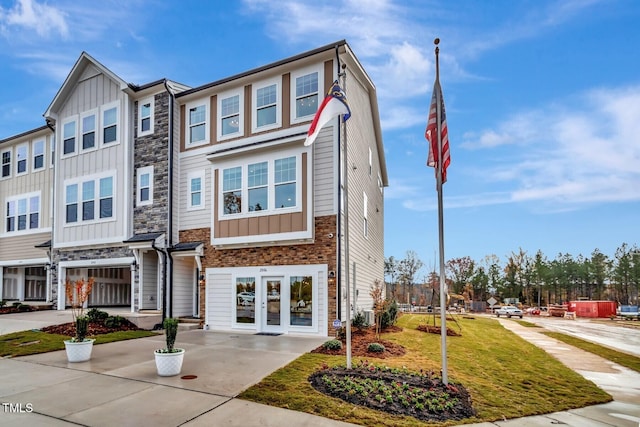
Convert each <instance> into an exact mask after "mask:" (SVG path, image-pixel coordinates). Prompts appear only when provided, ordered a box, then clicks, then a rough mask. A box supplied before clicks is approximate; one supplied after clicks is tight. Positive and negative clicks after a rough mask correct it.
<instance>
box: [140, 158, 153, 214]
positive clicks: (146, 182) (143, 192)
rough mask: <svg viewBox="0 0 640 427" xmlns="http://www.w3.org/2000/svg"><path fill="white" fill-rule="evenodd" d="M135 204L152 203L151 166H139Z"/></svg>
mask: <svg viewBox="0 0 640 427" xmlns="http://www.w3.org/2000/svg"><path fill="white" fill-rule="evenodd" d="M137 184H138V185H137V189H138V191H137V192H136V205H137V206H145V205H150V204H152V203H153V166H146V167H143V168H139V169H138V172H137Z"/></svg>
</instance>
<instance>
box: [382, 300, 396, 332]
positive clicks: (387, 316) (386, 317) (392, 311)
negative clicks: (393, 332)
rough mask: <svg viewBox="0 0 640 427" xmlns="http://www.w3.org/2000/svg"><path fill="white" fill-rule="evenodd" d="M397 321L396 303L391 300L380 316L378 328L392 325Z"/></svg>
mask: <svg viewBox="0 0 640 427" xmlns="http://www.w3.org/2000/svg"><path fill="white" fill-rule="evenodd" d="M397 321H398V303H397V302H396V301H395V300H393V301H391V302H390V303H387V304H386V309H385V311H384V312H383V313H382V316H380V328H381V329H384V328H386V327H389V326H393V325H395V324H396V322H397Z"/></svg>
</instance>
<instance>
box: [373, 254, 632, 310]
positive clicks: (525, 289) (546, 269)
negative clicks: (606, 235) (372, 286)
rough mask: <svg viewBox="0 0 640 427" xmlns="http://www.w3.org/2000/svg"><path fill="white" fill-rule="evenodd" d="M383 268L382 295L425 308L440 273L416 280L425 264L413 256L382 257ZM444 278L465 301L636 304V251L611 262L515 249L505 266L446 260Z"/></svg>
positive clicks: (491, 259) (492, 260) (491, 258)
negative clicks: (581, 301)
mask: <svg viewBox="0 0 640 427" xmlns="http://www.w3.org/2000/svg"><path fill="white" fill-rule="evenodd" d="M384 267H385V280H386V284H387V295H391V296H392V297H393V298H395V299H396V300H397V301H398V302H401V303H412V302H413V303H415V304H419V305H430V304H431V300H433V296H434V293H435V294H437V293H438V290H439V287H440V278H439V277H440V276H439V272H438V271H431V272H428V273H426V274H424V275H423V276H422V277H419V275H420V273H421V271H422V268H423V267H424V263H423V262H422V261H421V260H420V259H419V258H418V256H417V254H416V253H415V252H414V251H411V250H409V251H407V252H406V256H405V257H404V258H403V259H396V258H394V257H393V256H390V257H388V258H385V265H384ZM445 276H446V277H445V282H446V284H447V287H448V290H449V293H450V294H454V296H455V297H459V298H464V299H465V300H466V301H487V299H489V298H490V297H494V298H495V299H496V300H498V301H500V302H502V301H505V300H506V299H508V298H517V299H518V300H519V301H520V302H521V303H523V304H526V305H530V306H546V305H550V304H562V303H565V302H567V301H572V300H578V299H587V300H609V301H617V302H618V303H619V304H622V305H629V304H631V305H637V304H638V289H639V287H640V249H639V248H638V246H637V245H635V244H634V245H632V246H631V245H628V244H627V243H623V244H622V245H620V246H619V247H618V248H617V249H616V251H615V254H614V256H613V257H609V256H607V255H606V254H603V253H602V252H601V251H600V250H599V249H594V250H593V252H591V255H590V256H588V257H586V256H583V255H578V256H577V257H574V256H572V255H571V254H568V253H559V254H558V255H556V257H555V258H554V259H549V258H547V256H546V255H544V254H543V253H542V251H540V250H538V251H537V252H536V253H535V254H533V255H530V254H528V253H527V252H526V251H524V250H523V249H522V248H520V249H519V250H518V251H517V252H512V253H511V254H509V255H508V256H507V257H506V259H505V260H504V262H503V261H501V260H500V258H499V257H498V256H496V255H487V256H485V257H484V258H482V259H481V260H479V261H476V260H473V259H471V257H468V256H465V257H462V258H453V259H450V260H448V261H447V262H446V264H445Z"/></svg>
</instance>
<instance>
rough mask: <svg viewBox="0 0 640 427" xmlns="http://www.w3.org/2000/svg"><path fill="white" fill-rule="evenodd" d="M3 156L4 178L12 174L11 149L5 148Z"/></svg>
mask: <svg viewBox="0 0 640 427" xmlns="http://www.w3.org/2000/svg"><path fill="white" fill-rule="evenodd" d="M0 156H1V157H2V178H7V177H9V176H11V149H9V150H5V151H3V152H2V154H0Z"/></svg>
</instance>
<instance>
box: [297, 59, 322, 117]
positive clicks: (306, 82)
mask: <svg viewBox="0 0 640 427" xmlns="http://www.w3.org/2000/svg"><path fill="white" fill-rule="evenodd" d="M323 82H324V73H323V72H322V67H321V66H315V67H309V68H304V69H301V70H298V71H296V72H293V73H291V123H300V122H303V121H307V120H311V119H312V118H313V116H314V115H315V114H316V111H317V110H318V106H319V105H320V102H321V101H322V95H323V91H324V86H323Z"/></svg>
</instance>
